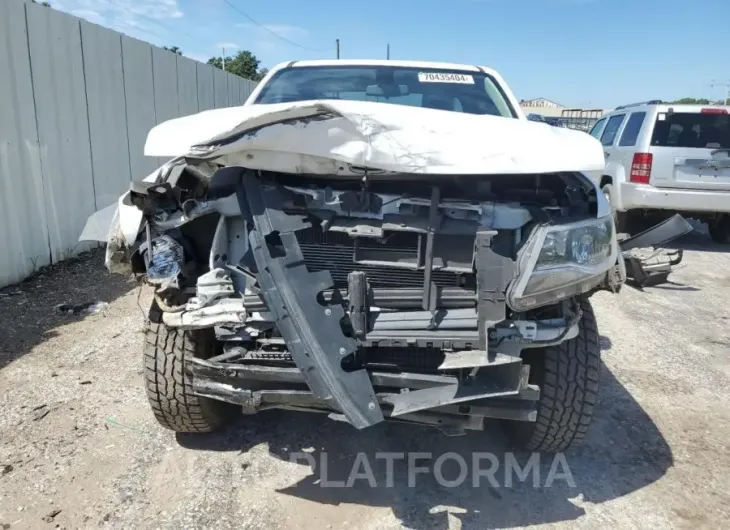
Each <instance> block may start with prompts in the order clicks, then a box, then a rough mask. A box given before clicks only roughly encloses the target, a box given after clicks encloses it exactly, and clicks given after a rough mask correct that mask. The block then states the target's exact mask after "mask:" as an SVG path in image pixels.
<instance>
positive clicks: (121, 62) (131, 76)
mask: <svg viewBox="0 0 730 530" xmlns="http://www.w3.org/2000/svg"><path fill="white" fill-rule="evenodd" d="M254 86H255V83H254V82H252V81H249V80H246V79H242V78H240V77H238V76H234V75H231V74H228V73H226V72H223V71H222V70H219V69H217V68H213V67H212V66H208V65H205V64H202V63H198V62H196V61H193V60H191V59H188V58H185V57H182V56H179V55H176V54H174V53H171V52H168V51H166V50H163V49H160V48H156V47H154V46H151V45H149V44H147V43H145V42H142V41H138V40H135V39H132V38H130V37H127V36H125V35H122V34H120V33H116V32H114V31H111V30H109V29H106V28H103V27H101V26H97V25H95V24H91V23H89V22H86V21H84V20H81V19H78V18H76V17H73V16H70V15H67V14H65V13H62V12H60V11H56V10H54V9H51V8H48V7H45V6H42V5H40V4H34V3H31V2H24V1H23V0H0V286H3V285H7V284H10V283H14V282H17V281H19V280H22V279H23V278H25V277H26V276H28V275H29V274H31V273H32V272H33V271H34V270H35V269H36V268H38V267H41V266H43V265H48V264H50V263H55V262H57V261H60V260H63V259H65V258H68V257H70V256H72V255H75V254H78V253H79V252H81V251H83V250H86V249H87V248H88V246H85V244H79V243H78V241H77V239H78V236H79V234H80V233H81V230H82V228H83V226H84V223H85V222H86V219H87V217H88V216H89V215H91V214H92V213H94V212H95V211H96V210H100V209H102V208H104V207H106V206H108V205H110V204H112V203H113V202H114V201H115V200H116V199H117V198H118V197H119V195H121V194H122V193H123V192H124V191H125V190H126V189H127V188H128V187H129V183H130V181H131V180H132V179H135V180H136V179H139V178H142V177H144V176H146V175H147V174H149V173H150V172H152V171H153V170H154V169H155V168H156V167H158V166H159V165H160V164H162V162H164V160H157V159H154V158H150V157H145V156H143V154H142V153H143V146H144V142H145V139H146V137H147V133H148V132H149V130H150V128H152V127H153V126H154V125H156V124H158V123H161V122H163V121H165V120H169V119H170V118H175V117H178V116H185V115H188V114H194V113H196V112H198V111H202V110H207V109H213V108H220V107H229V106H236V105H241V104H243V102H244V101H245V100H246V98H247V97H248V96H249V94H250V93H251V91H252V90H253V88H254Z"/></svg>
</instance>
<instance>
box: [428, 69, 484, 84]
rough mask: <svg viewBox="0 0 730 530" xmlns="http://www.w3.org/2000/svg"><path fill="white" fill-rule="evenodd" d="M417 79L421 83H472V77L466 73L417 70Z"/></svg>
mask: <svg viewBox="0 0 730 530" xmlns="http://www.w3.org/2000/svg"><path fill="white" fill-rule="evenodd" d="M418 80H419V81H420V82H421V83H461V84H463V85H473V84H474V78H473V77H472V76H470V75H467V74H449V73H440V72H418Z"/></svg>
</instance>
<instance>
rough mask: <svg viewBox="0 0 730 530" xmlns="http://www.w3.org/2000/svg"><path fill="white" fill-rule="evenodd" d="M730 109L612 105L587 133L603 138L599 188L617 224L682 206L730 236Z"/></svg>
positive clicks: (716, 232)
mask: <svg viewBox="0 0 730 530" xmlns="http://www.w3.org/2000/svg"><path fill="white" fill-rule="evenodd" d="M729 108H730V107H724V106H713V105H675V104H671V103H662V102H661V101H657V100H654V101H648V102H644V103H637V104H633V105H625V106H621V107H618V108H616V109H615V110H614V111H612V112H610V113H609V114H607V115H605V116H604V117H603V118H601V119H600V120H599V121H598V122H596V124H595V125H594V126H593V129H592V130H591V131H590V134H591V135H592V136H594V137H595V138H597V139H599V140H600V141H601V143H602V144H603V148H604V155H605V157H606V168H605V171H604V175H603V177H602V178H601V182H600V186H601V188H602V190H603V192H604V195H605V196H606V198H607V199H608V200H609V202H610V203H611V205H612V207H613V210H614V218H615V222H616V226H617V229H618V230H619V231H625V232H635V231H639V230H641V229H642V228H643V227H645V226H648V225H649V224H650V223H645V222H644V221H646V220H647V218H651V220H652V221H656V220H657V219H656V218H657V217H668V216H669V215H670V214H672V213H674V212H680V213H682V214H683V215H684V216H685V217H694V218H697V219H700V220H702V221H705V222H707V223H708V225H709V228H710V234H711V236H712V238H713V239H714V240H715V241H718V242H724V241H726V240H727V238H728V235H730V216H729V215H728V214H730V114H728V109H729Z"/></svg>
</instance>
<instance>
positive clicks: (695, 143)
mask: <svg viewBox="0 0 730 530" xmlns="http://www.w3.org/2000/svg"><path fill="white" fill-rule="evenodd" d="M651 145H654V146H658V147H698V148H704V149H720V148H723V149H728V148H730V115H728V114H715V113H707V114H705V113H695V112H672V113H666V112H663V113H660V114H659V115H658V116H657V122H656V126H655V127H654V135H653V136H652V139H651Z"/></svg>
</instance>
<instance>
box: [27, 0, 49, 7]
mask: <svg viewBox="0 0 730 530" xmlns="http://www.w3.org/2000/svg"><path fill="white" fill-rule="evenodd" d="M32 1H33V3H34V4H40V5H42V6H46V7H51V4H50V3H49V2H37V1H36V0H32Z"/></svg>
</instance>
